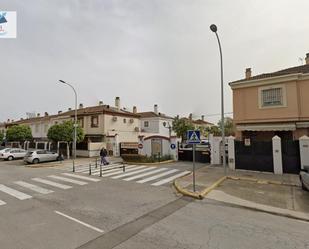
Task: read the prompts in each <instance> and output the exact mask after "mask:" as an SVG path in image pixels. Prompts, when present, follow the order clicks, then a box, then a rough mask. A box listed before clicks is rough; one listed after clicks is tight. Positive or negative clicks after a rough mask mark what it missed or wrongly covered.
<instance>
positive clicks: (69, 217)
mask: <svg viewBox="0 0 309 249" xmlns="http://www.w3.org/2000/svg"><path fill="white" fill-rule="evenodd" d="M55 213H56V214H59V215H61V216H63V217H65V218H68V219H69V220H72V221H75V222H77V223H79V224H81V225H84V226H85V227H88V228H90V229H92V230H94V231H97V232H99V233H104V231H103V230H102V229H99V228H97V227H94V226H91V225H89V224H87V223H85V222H82V221H80V220H78V219H75V218H73V217H71V216H69V215H66V214H64V213H61V212H59V211H57V210H55Z"/></svg>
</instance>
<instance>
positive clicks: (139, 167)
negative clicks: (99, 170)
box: [103, 166, 146, 177]
mask: <svg viewBox="0 0 309 249" xmlns="http://www.w3.org/2000/svg"><path fill="white" fill-rule="evenodd" d="M145 167H146V166H138V167H135V166H134V167H132V168H131V169H128V170H127V169H126V171H125V172H131V171H133V170H138V169H142V168H145ZM122 173H123V170H122V169H121V170H118V171H116V172H114V173H107V174H103V177H107V176H113V175H118V174H122Z"/></svg>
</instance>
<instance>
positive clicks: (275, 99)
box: [262, 87, 283, 107]
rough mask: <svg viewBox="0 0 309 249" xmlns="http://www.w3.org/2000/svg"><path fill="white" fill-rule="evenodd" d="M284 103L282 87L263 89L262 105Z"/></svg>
mask: <svg viewBox="0 0 309 249" xmlns="http://www.w3.org/2000/svg"><path fill="white" fill-rule="evenodd" d="M280 105H283V94H282V88H281V87H278V88H271V89H264V90H262V106H263V107H264V106H280Z"/></svg>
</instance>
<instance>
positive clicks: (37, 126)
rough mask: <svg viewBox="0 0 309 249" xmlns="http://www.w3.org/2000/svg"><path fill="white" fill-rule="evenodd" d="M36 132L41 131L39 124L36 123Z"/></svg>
mask: <svg viewBox="0 0 309 249" xmlns="http://www.w3.org/2000/svg"><path fill="white" fill-rule="evenodd" d="M35 132H39V125H38V124H36V125H35Z"/></svg>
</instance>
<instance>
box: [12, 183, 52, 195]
mask: <svg viewBox="0 0 309 249" xmlns="http://www.w3.org/2000/svg"><path fill="white" fill-rule="evenodd" d="M14 183H15V184H17V185H19V186H22V187H24V188H28V189H30V190H32V191H34V192H37V193H40V194H49V193H53V192H54V191H52V190H49V189H46V188H42V187H40V186H37V185H34V184H31V183H28V182H23V181H17V182H14Z"/></svg>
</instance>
